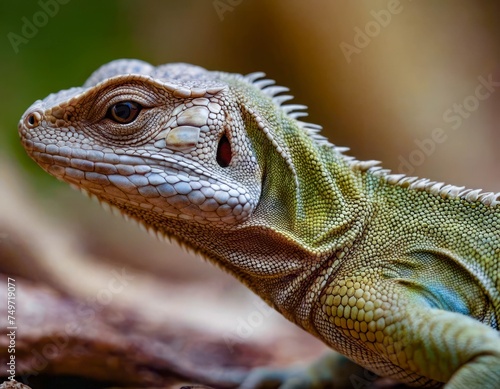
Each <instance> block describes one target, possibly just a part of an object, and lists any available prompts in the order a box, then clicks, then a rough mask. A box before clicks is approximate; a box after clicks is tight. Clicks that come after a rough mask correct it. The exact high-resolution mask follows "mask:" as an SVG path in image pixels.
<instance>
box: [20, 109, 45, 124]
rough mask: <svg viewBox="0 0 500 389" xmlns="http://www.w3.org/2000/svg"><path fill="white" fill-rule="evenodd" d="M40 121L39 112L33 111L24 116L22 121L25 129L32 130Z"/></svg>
mask: <svg viewBox="0 0 500 389" xmlns="http://www.w3.org/2000/svg"><path fill="white" fill-rule="evenodd" d="M41 120H42V115H41V114H40V112H37V111H35V112H32V113H30V114H29V115H27V116H26V118H25V119H24V123H25V125H26V127H28V128H34V127H37V126H38V125H39V124H40V121H41Z"/></svg>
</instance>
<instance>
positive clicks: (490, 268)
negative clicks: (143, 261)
mask: <svg viewBox="0 0 500 389" xmlns="http://www.w3.org/2000/svg"><path fill="white" fill-rule="evenodd" d="M272 84H273V82H272V81H270V80H266V79H263V74H262V73H254V74H251V75H248V76H241V75H237V74H228V73H223V72H210V71H207V70H205V69H202V68H200V67H196V66H192V65H187V64H170V65H162V66H159V67H153V66H151V65H149V64H147V63H145V62H142V61H137V60H118V61H114V62H111V63H109V64H107V65H104V66H102V67H101V68H100V69H98V70H97V71H96V72H95V73H94V74H93V75H92V76H91V77H90V78H89V79H88V80H87V82H86V83H85V84H84V86H83V87H80V88H72V89H69V90H66V91H61V92H59V93H56V94H53V95H49V96H48V97H47V98H46V99H44V100H43V101H37V102H35V103H34V104H33V105H32V106H31V107H30V108H29V109H28V110H27V111H26V113H25V114H24V115H23V118H22V119H21V121H20V124H19V133H20V136H21V139H22V142H23V145H24V147H25V148H26V150H27V151H28V153H29V154H30V156H31V157H32V158H33V159H34V160H35V161H36V162H37V163H38V164H39V165H40V166H41V167H42V168H43V169H45V170H46V171H47V172H49V173H50V174H52V175H54V176H56V177H57V178H59V179H61V180H64V181H66V182H68V183H70V184H72V185H73V186H75V187H77V188H79V189H81V190H83V191H85V192H88V193H90V194H91V195H92V196H94V197H97V199H98V200H99V201H100V202H101V203H103V204H108V205H111V206H113V207H115V208H118V209H119V210H120V212H121V213H123V214H125V215H127V216H129V217H131V218H133V219H135V220H137V221H139V222H140V223H142V224H144V225H145V226H146V227H147V228H148V229H150V230H151V231H153V232H154V233H157V234H160V235H168V236H171V237H174V238H175V239H176V240H177V241H178V242H180V243H181V244H185V245H187V246H189V247H191V248H193V249H194V250H196V251H197V252H199V253H201V254H202V255H203V256H204V257H206V258H208V259H209V260H211V261H212V262H214V263H216V264H218V265H220V266H221V267H222V268H224V269H226V270H227V271H229V272H230V273H232V274H233V275H235V276H236V277H237V278H238V279H239V280H240V281H241V282H243V283H244V284H246V285H247V286H248V287H249V288H251V289H252V290H254V291H255V292H256V293H257V294H259V295H260V296H261V297H262V298H263V299H264V300H266V301H267V302H268V303H269V304H271V305H272V306H273V307H275V308H276V309H277V310H278V311H279V312H281V313H282V314H283V315H284V316H285V317H287V318H288V319H289V320H291V321H293V322H295V323H296V324H298V325H299V326H301V327H303V328H304V329H305V330H307V331H308V332H310V333H312V334H313V335H315V336H317V337H318V338H320V339H321V340H323V341H324V342H325V343H327V344H328V345H329V346H331V347H332V348H333V349H335V350H337V351H340V352H341V353H342V354H344V355H346V356H347V357H349V358H350V359H352V360H354V361H355V362H357V363H359V364H360V365H362V366H364V367H366V368H369V369H370V370H372V371H375V372H376V373H378V374H380V375H383V376H390V377H393V378H396V379H398V380H400V381H403V382H406V383H409V384H411V385H415V386H429V387H432V386H439V385H440V384H442V383H447V386H446V387H447V388H450V389H457V388H466V387H467V388H470V387H483V388H495V387H499V386H500V333H499V323H500V205H499V204H500V194H499V193H497V194H494V193H480V191H473V190H468V189H465V188H458V187H455V186H451V185H444V184H443V183H436V182H430V181H428V180H423V179H417V178H415V177H405V176H404V175H398V174H391V173H390V172H389V171H387V170H384V169H381V168H379V167H377V166H376V162H375V161H364V162H363V161H357V160H355V159H354V158H352V157H348V156H346V155H344V154H343V152H344V151H345V149H343V148H340V147H335V146H333V145H332V144H330V143H329V142H328V141H327V140H326V139H325V138H324V137H322V136H321V135H319V134H318V130H319V126H316V125H313V124H309V123H305V122H302V121H300V120H298V118H299V117H300V116H303V112H302V111H301V109H302V108H304V107H303V106H299V105H291V104H285V101H287V100H289V99H290V98H291V97H290V96H288V95H282V94H281V93H282V92H284V91H286V90H287V89H286V88H282V87H277V86H274V85H272Z"/></svg>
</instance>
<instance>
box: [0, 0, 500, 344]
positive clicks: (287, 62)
mask: <svg viewBox="0 0 500 389" xmlns="http://www.w3.org/2000/svg"><path fill="white" fill-rule="evenodd" d="M63 3H64V4H63ZM499 14H500V4H498V3H495V2H488V1H486V0H482V1H474V2H471V1H465V0H453V1H452V0H442V1H439V2H436V1H430V0H427V1H411V0H401V1H396V0H384V1H378V0H377V1H373V0H371V1H356V2H353V1H347V0H342V1H340V0H338V1H327V0H314V1H308V2H305V1H300V0H287V1H284V0H280V1H264V0H253V1H252V0H213V1H212V0H210V1H203V2H202V1H199V0H183V1H169V2H166V1H161V0H149V1H142V2H139V1H131V0H121V1H118V0H107V1H97V0H87V1H75V0H64V1H63V0H59V1H57V0H40V1H18V2H9V4H8V6H7V5H6V4H5V5H4V7H3V9H2V12H1V13H0V31H1V34H0V36H1V37H2V38H1V40H0V45H1V46H0V56H1V57H0V76H1V82H0V88H1V90H0V94H1V96H2V103H3V107H4V108H5V109H4V110H3V111H2V114H1V115H0V270H2V269H3V270H4V272H6V271H8V272H10V274H16V275H19V276H23V277H25V278H28V279H33V280H45V281H46V282H47V283H48V284H50V285H52V286H53V287H54V288H60V289H61V290H71V293H76V294H80V295H85V294H86V295H89V296H91V295H95V293H96V290H99V288H100V287H102V285H105V283H106V280H107V277H108V278H109V272H108V271H109V270H110V269H115V268H117V266H118V268H120V266H127V269H129V270H128V271H129V272H130V273H131V274H135V275H137V278H136V281H137V282H134V283H133V285H131V286H130V288H129V289H127V290H129V291H130V293H128V294H127V293H125V294H123V296H122V295H120V296H116V301H117V302H121V303H123V304H128V305H130V303H131V302H134V301H135V302H136V303H137V304H138V305H141V304H144V306H145V307H149V308H151V307H154V309H155V312H156V314H157V315H164V316H165V318H169V317H172V316H173V315H174V316H176V317H177V318H183V320H186V322H188V323H191V324H192V325H196V324H200V323H203V324H204V325H205V323H206V322H210V323H212V324H213V326H214V328H216V329H217V331H219V332H220V330H221V328H222V330H223V331H229V332H231V331H232V332H231V333H233V332H234V329H235V328H236V326H237V325H238V317H246V315H249V314H250V313H251V312H253V311H255V309H256V305H255V304H256V301H257V300H256V298H255V297H253V296H252V295H251V294H250V293H249V292H247V291H246V290H245V289H244V288H243V287H240V286H239V285H238V283H237V282H235V281H233V280H232V279H230V278H229V277H228V276H226V275H225V274H224V273H223V272H221V271H220V270H218V269H216V268H215V267H213V266H212V265H210V264H206V263H204V262H203V261H202V260H201V259H200V258H195V257H194V255H192V254H190V253H186V252H185V251H183V250H181V249H179V248H178V247H177V246H175V245H174V244H169V243H164V242H158V241H156V240H155V239H153V238H151V237H149V236H148V235H147V234H146V233H144V232H142V231H140V230H139V229H138V228H136V227H135V226H132V225H129V224H127V223H126V222H125V221H124V220H122V219H121V218H119V217H115V216H112V215H111V214H109V213H107V212H103V211H102V210H101V208H100V206H99V205H97V204H95V203H94V202H91V201H89V200H88V199H86V198H84V197H83V196H81V195H80V194H79V193H76V192H74V191H72V190H71V189H70V188H69V187H68V186H67V185H66V184H63V183H59V182H57V181H56V180H55V179H53V178H52V177H50V176H49V175H47V174H46V173H44V172H43V171H42V170H41V169H40V168H38V167H37V166H36V165H35V164H34V162H32V161H31V160H29V158H28V157H27V156H26V154H25V153H24V151H23V150H22V148H21V146H20V143H19V140H18V134H17V122H18V120H19V118H20V117H21V115H22V113H23V112H24V111H25V110H26V109H27V108H28V107H29V106H30V105H31V104H32V103H33V102H34V101H35V100H37V99H40V98H45V97H46V96H47V95H48V94H49V93H52V92H56V91H59V90H60V89H66V88H69V87H73V86H77V85H81V84H82V83H83V82H84V81H85V79H86V77H88V76H89V75H90V73H91V72H92V71H94V70H95V69H96V68H97V67H99V66H100V65H102V64H104V63H106V62H108V61H111V60H113V59H116V58H139V59H142V60H145V61H149V62H151V63H152V64H163V63H168V62H188V63H193V64H197V65H201V66H203V67H206V68H208V69H213V70H223V71H228V72H237V73H243V74H245V73H250V72H254V71H264V72H265V73H266V74H267V76H268V77H269V78H272V79H275V80H276V81H277V84H278V85H284V86H287V87H289V88H290V89H291V93H292V94H293V95H294V96H295V100H294V103H298V104H306V105H308V106H309V118H308V120H309V121H310V122H313V123H317V124H320V125H322V126H323V128H324V130H323V133H324V134H325V135H326V136H327V137H328V138H329V139H330V140H331V142H332V143H334V144H336V145H341V146H348V147H350V148H351V151H350V154H351V155H353V156H356V158H358V159H360V160H363V159H376V160H380V161H382V165H383V166H384V167H386V168H390V169H392V170H394V171H397V172H404V173H409V174H411V175H417V176H421V177H427V178H430V179H433V180H438V181H445V182H447V183H453V184H456V185H464V186H466V187H471V188H483V189H485V190H488V191H495V192H498V191H500V169H499V165H500V153H499V150H500V128H499V120H500V109H499V108H500V90H497V89H500V67H499V64H500V24H499V23H498V15H499ZM495 80H498V81H495ZM494 82H497V83H498V85H496V86H495V85H494ZM484 84H487V86H484V87H481V86H480V85H484ZM436 128H440V129H441V130H442V131H441V134H444V135H442V136H441V137H440V138H439V141H436V140H435V139H434V140H433V136H434V135H433V134H435V129H436ZM151 273H154V274H155V277H154V279H152V280H151V279H150V278H146V277H143V275H145V274H148V275H149V274H151ZM193 285H194V286H193ZM199 285H202V286H199ZM161 288H166V289H161ZM146 291H147V292H146ZM145 293H149V294H148V295H147V296H148V298H147V299H146V300H147V302H144V301H145V300H141V298H142V297H144V296H145ZM221 296H224V297H226V298H221ZM186 307H189V309H187V308H186ZM235 312H236V313H235ZM201 318H202V319H203V320H200V319H201ZM266 320H267V321H268V322H272V323H273V325H266V326H260V325H259V326H256V328H255V332H256V333H259V334H260V333H261V332H262V334H261V335H259V336H263V337H265V336H276V335H275V334H276V332H274V333H273V332H272V331H274V330H275V329H276V328H282V327H281V326H286V324H285V323H284V321H281V320H280V319H279V317H278V316H277V315H274V316H270V317H269V318H267V317H266ZM257 327H258V328H257ZM286 328H291V329H289V331H294V330H293V328H292V327H286ZM269 331H271V332H269ZM281 331H282V330H281ZM273 334H274V335H273Z"/></svg>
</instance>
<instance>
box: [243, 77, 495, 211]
mask: <svg viewBox="0 0 500 389" xmlns="http://www.w3.org/2000/svg"><path fill="white" fill-rule="evenodd" d="M264 77H265V74H264V73H262V72H255V73H250V74H248V75H246V76H244V79H245V80H246V81H247V82H249V83H251V84H252V85H254V86H256V87H258V88H259V89H261V90H262V92H264V93H265V94H266V95H268V96H269V97H271V98H272V100H273V102H274V103H275V104H276V106H278V107H279V108H281V109H282V110H283V112H285V113H286V114H287V115H288V116H289V117H291V118H293V119H298V118H300V117H303V116H307V112H306V111H305V110H306V109H307V107H306V106H305V105H301V104H284V103H285V102H286V101H289V100H292V99H293V96H291V95H289V94H281V93H284V92H288V91H289V89H288V88H286V87H282V86H277V85H275V81H274V80H270V79H266V78H264ZM297 123H298V124H299V126H300V127H301V129H302V130H303V131H304V132H305V133H306V134H307V135H309V137H311V138H312V139H314V141H315V142H316V143H317V144H319V145H328V146H330V147H332V148H333V149H334V150H335V151H336V152H337V153H338V154H340V155H341V156H342V157H343V158H344V160H345V161H346V162H347V163H348V164H349V166H350V167H351V168H352V169H354V170H360V171H364V172H369V173H371V174H373V175H375V176H378V177H382V178H383V179H385V180H386V181H387V183H389V184H391V185H398V186H401V187H404V188H408V189H410V190H423V191H426V192H428V193H431V194H434V195H439V196H441V197H443V198H451V199H452V198H460V199H464V200H467V201H469V202H476V201H480V202H482V203H483V204H485V205H487V206H491V207H494V206H497V205H498V204H500V192H499V193H493V192H484V193H481V189H477V190H473V189H466V188H465V187H463V186H462V187H458V186H454V185H445V184H444V183H443V182H436V181H431V180H429V179H426V178H418V177H407V176H406V175H404V174H396V173H391V171H390V170H389V169H383V168H381V167H379V166H377V165H378V164H379V163H380V162H379V161H374V160H370V161H358V160H357V159H355V158H354V157H351V156H348V155H345V154H344V153H345V152H347V151H349V148H347V147H338V146H335V145H333V144H332V143H330V142H329V141H328V139H327V138H325V137H324V136H322V135H321V134H319V131H320V130H321V129H322V127H321V126H319V125H317V124H313V123H307V122H303V121H300V120H297Z"/></svg>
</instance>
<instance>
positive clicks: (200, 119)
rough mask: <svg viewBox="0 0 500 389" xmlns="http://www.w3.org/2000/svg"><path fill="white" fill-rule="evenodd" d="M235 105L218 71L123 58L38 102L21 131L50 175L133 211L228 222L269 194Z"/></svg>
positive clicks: (246, 213) (236, 220) (221, 223)
mask: <svg viewBox="0 0 500 389" xmlns="http://www.w3.org/2000/svg"><path fill="white" fill-rule="evenodd" d="M236 102H237V96H235V95H234V93H233V92H232V91H231V88H230V87H229V85H228V84H227V82H224V80H222V79H221V78H220V77H217V73H215V72H208V71H206V70H204V69H202V68H200V67H197V66H192V65H187V64H171V65H164V66H160V67H156V68H155V67H153V66H151V65H149V64H147V63H145V62H142V61H136V60H118V61H114V62H111V63H109V64H107V65H104V66H103V67H101V68H100V69H98V70H97V71H96V72H95V73H94V74H92V76H91V77H90V78H89V79H88V80H87V82H86V83H85V84H84V85H83V86H82V87H79V88H72V89H69V90H64V91H61V92H59V93H56V94H51V95H49V96H48V97H47V98H45V99H44V100H39V101H37V102H35V103H34V104H33V105H32V106H31V107H30V108H29V109H28V110H27V111H26V112H25V114H24V115H23V117H22V118H21V121H20V123H19V133H20V136H21V139H22V142H23V145H24V147H25V148H26V150H27V151H28V153H29V155H30V156H31V157H32V158H33V159H34V160H35V161H36V162H37V163H38V164H39V165H40V166H41V167H42V168H43V169H44V170H46V171H47V172H48V173H50V174H52V175H54V176H56V177H57V178H59V179H61V180H63V181H66V182H68V183H70V184H73V186H76V187H77V188H79V189H82V190H84V191H85V192H88V193H90V194H91V195H93V196H95V197H97V198H98V199H99V200H100V201H101V202H104V203H109V204H111V205H113V206H115V207H118V208H119V209H120V210H121V211H124V212H125V213H128V214H129V215H131V216H138V217H137V218H139V219H140V218H141V216H140V215H141V214H142V213H144V212H147V213H149V214H150V215H154V217H157V218H161V217H165V218H178V219H183V220H192V221H194V222H197V223H201V224H203V223H205V224H217V225H219V226H221V227H224V226H229V225H232V224H235V223H241V222H243V221H244V220H246V219H248V218H249V216H250V215H251V214H252V212H253V211H254V209H255V207H256V205H257V202H258V199H259V196H260V191H261V175H262V172H261V169H260V167H259V164H258V163H257V160H256V158H255V156H254V152H253V150H252V146H251V142H249V140H248V135H247V133H246V131H244V128H245V125H244V122H243V118H242V113H241V110H240V108H239V106H238V104H237V103H236Z"/></svg>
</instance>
